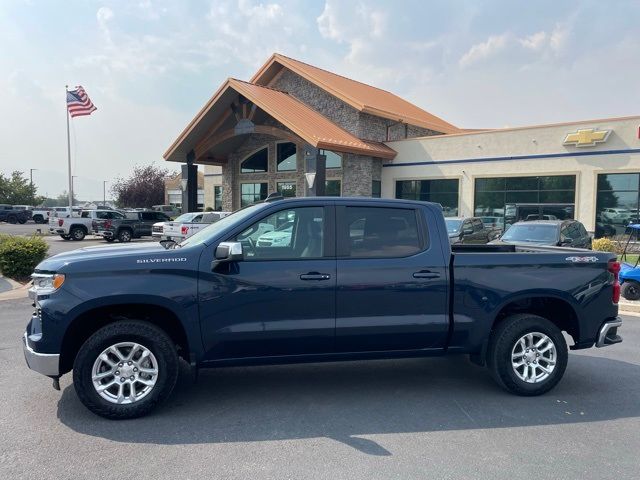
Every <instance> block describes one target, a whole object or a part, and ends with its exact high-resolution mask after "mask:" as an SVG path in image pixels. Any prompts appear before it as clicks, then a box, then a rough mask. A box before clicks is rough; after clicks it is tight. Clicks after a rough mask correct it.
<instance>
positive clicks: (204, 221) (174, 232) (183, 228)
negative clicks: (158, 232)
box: [162, 212, 231, 242]
mask: <svg viewBox="0 0 640 480" xmlns="http://www.w3.org/2000/svg"><path fill="white" fill-rule="evenodd" d="M228 215H231V212H194V213H183V214H182V215H180V216H179V217H178V218H176V219H175V220H172V221H170V222H165V223H164V225H163V229H162V230H163V232H162V239H163V240H174V241H176V242H181V241H182V240H184V239H186V238H189V237H190V236H191V235H193V234H195V233H197V232H199V231H200V230H202V229H203V228H206V227H208V226H209V225H211V224H212V223H215V222H217V221H218V220H220V219H221V218H224V217H226V216H228Z"/></svg>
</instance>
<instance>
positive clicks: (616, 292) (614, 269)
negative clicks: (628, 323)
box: [608, 260, 620, 303]
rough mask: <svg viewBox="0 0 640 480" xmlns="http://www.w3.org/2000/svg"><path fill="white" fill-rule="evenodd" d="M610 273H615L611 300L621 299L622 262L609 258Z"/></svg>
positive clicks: (617, 300)
mask: <svg viewBox="0 0 640 480" xmlns="http://www.w3.org/2000/svg"><path fill="white" fill-rule="evenodd" d="M608 270H609V273H611V274H612V275H613V293H612V295H611V300H612V301H613V303H618V302H619V301H620V262H618V261H617V260H609V265H608Z"/></svg>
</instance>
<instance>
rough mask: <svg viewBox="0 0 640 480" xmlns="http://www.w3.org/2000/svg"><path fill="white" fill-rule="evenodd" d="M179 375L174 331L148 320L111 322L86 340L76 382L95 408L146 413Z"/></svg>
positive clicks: (112, 414) (104, 412) (127, 414)
mask: <svg viewBox="0 0 640 480" xmlns="http://www.w3.org/2000/svg"><path fill="white" fill-rule="evenodd" d="M177 378H178V355H177V353H176V349H175V347H174V344H173V342H172V341H171V339H170V338H169V336H168V335H167V334H166V333H165V332H164V331H162V330H161V329H159V328H158V327H156V326H155V325H152V324H150V323H147V322H140V321H129V320H126V321H119V322H116V323H112V324H109V325H107V326H105V327H103V328H101V329H100V330H98V331H97V332H96V333H94V334H93V335H92V336H91V337H89V339H88V340H87V341H86V342H85V343H84V344H83V345H82V347H81V348H80V351H79V352H78V355H77V356H76V359H75V362H74V364H73V385H74V388H75V390H76V393H77V394H78V397H79V398H80V401H81V402H82V403H83V404H84V405H85V406H86V407H87V408H88V409H89V410H91V411H92V412H93V413H95V414H97V415H100V416H102V417H106V418H112V419H126V418H136V417H141V416H143V415H146V414H147V413H149V412H150V411H151V410H153V409H154V408H155V407H156V405H157V404H158V403H160V402H161V401H163V400H165V399H166V398H167V397H168V396H169V394H170V393H171V391H172V390H173V387H174V386H175V384H176V380H177Z"/></svg>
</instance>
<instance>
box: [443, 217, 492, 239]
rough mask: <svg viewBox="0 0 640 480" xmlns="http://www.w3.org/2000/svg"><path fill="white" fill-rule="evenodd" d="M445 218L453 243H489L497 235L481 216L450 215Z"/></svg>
mask: <svg viewBox="0 0 640 480" xmlns="http://www.w3.org/2000/svg"><path fill="white" fill-rule="evenodd" d="M444 220H445V224H446V226H447V233H448V234H449V241H450V242H451V244H452V245H456V244H469V243H475V244H482V243H489V242H490V241H491V240H493V238H495V236H496V235H497V233H496V234H495V235H492V229H489V228H486V227H485V225H484V222H483V221H482V219H480V217H469V218H461V217H448V218H445V219H444Z"/></svg>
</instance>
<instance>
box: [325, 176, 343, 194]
mask: <svg viewBox="0 0 640 480" xmlns="http://www.w3.org/2000/svg"><path fill="white" fill-rule="evenodd" d="M341 190H342V182H341V181H340V180H327V181H326V182H324V194H325V195H326V196H327V197H339V196H340V193H341Z"/></svg>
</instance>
